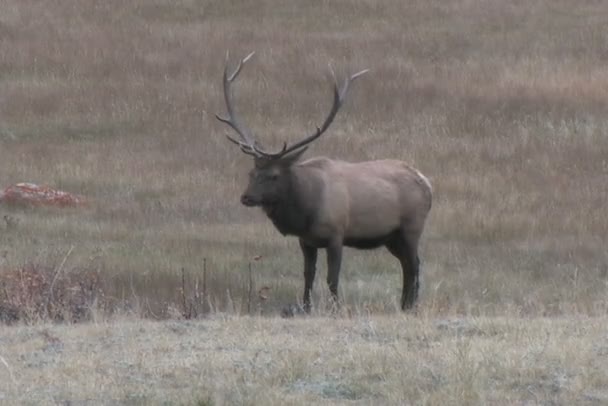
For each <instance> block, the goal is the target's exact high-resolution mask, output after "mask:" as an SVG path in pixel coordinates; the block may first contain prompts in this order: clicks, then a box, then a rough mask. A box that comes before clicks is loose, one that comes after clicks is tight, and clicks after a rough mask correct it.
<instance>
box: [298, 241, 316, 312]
mask: <svg viewBox="0 0 608 406" xmlns="http://www.w3.org/2000/svg"><path fill="white" fill-rule="evenodd" d="M300 248H301V249H302V254H303V255H304V298H303V303H304V311H306V313H310V309H311V303H310V293H311V291H312V286H313V284H314V282H315V274H316V272H317V249H316V248H315V247H311V246H310V245H307V244H306V243H305V242H304V241H302V240H301V239H300Z"/></svg>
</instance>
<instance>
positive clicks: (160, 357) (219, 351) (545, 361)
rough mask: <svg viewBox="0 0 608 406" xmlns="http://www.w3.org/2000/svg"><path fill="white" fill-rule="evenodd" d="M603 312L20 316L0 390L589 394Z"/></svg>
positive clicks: (370, 398)
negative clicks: (65, 321) (34, 320)
mask: <svg viewBox="0 0 608 406" xmlns="http://www.w3.org/2000/svg"><path fill="white" fill-rule="evenodd" d="M607 321H608V320H606V318H605V317H603V318H595V319H589V318H582V319H580V320H574V319H572V318H552V319H536V320H535V321H534V322H533V323H531V322H530V321H529V320H525V319H505V318H491V319H488V318H470V319H450V320H442V321H437V320H435V319H432V318H431V319H429V318H427V317H425V316H422V317H403V316H393V317H384V316H375V317H372V318H367V317H362V318H355V319H332V318H311V319H299V320H298V319H296V320H284V319H278V318H258V317H217V318H213V319H207V320H205V321H197V322H189V321H168V322H163V323H154V322H144V321H140V320H122V321H115V322H113V323H111V324H105V323H102V324H90V325H77V326H73V327H72V328H65V327H60V326H35V327H22V328H19V329H10V330H9V331H7V332H5V333H3V334H2V338H1V343H2V347H1V353H0V356H2V357H3V358H0V361H2V363H3V364H4V365H0V378H1V379H0V382H1V383H0V395H2V397H3V400H6V401H8V402H10V403H11V404H16V403H23V404H36V405H43V404H78V405H80V404H107V405H116V404H128V405H132V404H138V405H139V404H141V405H144V404H199V405H299V404H344V405H346V404H349V405H372V404H373V405H378V404H381V405H388V404H390V405H405V404H430V405H467V404H484V405H487V404H492V405H514V404H563V405H571V404H577V405H594V404H595V405H600V404H605V402H606V401H608V392H606V382H608V370H607V369H606V368H605V365H606V357H607V356H608V338H607V336H606V329H605V325H606V322H607ZM319 331H321V332H322V334H319Z"/></svg>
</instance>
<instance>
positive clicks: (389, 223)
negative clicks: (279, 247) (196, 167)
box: [216, 52, 432, 313]
mask: <svg viewBox="0 0 608 406" xmlns="http://www.w3.org/2000/svg"><path fill="white" fill-rule="evenodd" d="M253 54H254V53H253V52H252V53H250V54H249V55H247V56H246V57H245V58H243V59H242V60H241V61H240V62H239V64H238V66H237V67H236V68H235V70H234V71H233V72H232V73H230V74H229V72H228V65H229V57H228V54H227V55H226V62H225V68H224V76H223V88H224V99H225V102H226V108H227V112H228V116H227V117H222V116H219V115H216V118H217V119H218V120H219V121H221V122H222V123H225V124H227V125H228V126H230V127H231V128H232V129H233V130H234V131H235V132H236V134H238V137H239V138H238V139H237V138H234V137H232V136H230V135H226V137H227V138H228V140H229V141H230V142H232V143H233V144H236V145H237V146H238V147H239V148H240V149H241V151H242V152H243V153H245V154H246V155H249V156H252V157H253V163H254V165H253V169H252V170H251V171H250V172H249V184H248V186H247V189H246V190H245V192H244V193H243V194H242V196H241V203H242V204H243V205H245V206H248V207H254V206H258V207H261V208H262V210H263V211H264V212H265V213H266V215H267V216H268V218H269V219H270V220H271V221H272V223H273V224H274V226H275V227H276V228H277V229H278V231H279V232H280V233H281V234H283V235H291V236H296V237H298V239H299V243H300V248H301V250H302V254H303V256H304V296H303V307H304V311H306V312H307V313H309V312H310V310H311V290H312V288H313V282H314V279H315V273H316V263H317V251H318V250H319V249H322V248H324V249H325V250H326V251H327V284H328V286H329V291H330V293H331V297H332V298H333V300H334V303H337V299H338V279H339V274H340V265H341V262H342V251H343V247H344V246H347V247H353V248H357V249H372V248H377V247H382V246H384V247H386V248H388V251H389V252H390V253H391V254H392V255H394V256H395V257H396V258H397V259H398V260H399V262H400V264H401V268H402V271H403V290H402V293H401V309H402V310H408V309H411V308H412V307H414V305H415V303H416V301H417V298H418V290H419V278H418V275H419V268H420V260H419V257H418V242H419V240H420V236H421V234H422V231H423V229H424V224H425V220H426V218H427V216H428V214H429V211H430V209H431V201H432V188H431V184H430V182H429V180H428V179H427V178H426V177H425V176H424V175H423V174H422V173H421V172H419V171H418V170H417V169H415V168H413V167H412V166H410V165H408V164H407V163H405V162H402V161H398V160H391V159H383V160H374V161H365V162H357V163H352V162H345V161H340V160H334V159H329V158H326V157H316V158H311V159H307V160H300V158H301V156H302V154H303V153H304V152H305V151H306V150H307V149H308V147H309V146H310V144H311V143H312V142H313V141H315V140H316V139H318V138H319V137H320V136H321V135H322V134H323V133H325V131H326V130H327V128H328V127H329V126H330V124H331V123H332V121H333V120H334V118H335V117H336V114H337V113H338V110H340V107H342V105H343V103H344V100H345V98H346V95H347V92H348V90H349V86H350V84H351V83H352V82H353V81H354V80H355V79H357V78H358V77H360V76H361V75H363V74H364V73H366V72H367V70H364V71H361V72H358V73H355V74H354V75H352V76H350V77H348V78H347V79H346V80H345V81H344V84H343V86H342V87H341V89H339V88H338V82H337V80H336V79H335V76H334V85H333V105H332V107H331V109H330V111H329V114H328V116H327V118H326V119H325V121H324V122H323V124H322V125H321V126H320V127H317V129H316V131H314V132H313V133H312V134H311V135H309V136H307V137H305V138H303V139H302V140H301V141H298V142H296V143H294V144H292V145H288V144H287V143H286V142H285V143H284V144H283V147H282V148H281V149H280V150H279V151H278V152H269V151H268V150H266V149H265V148H264V147H263V146H262V144H261V143H260V142H259V141H258V140H257V139H256V138H255V137H254V135H253V133H252V132H251V131H250V130H249V129H248V128H247V127H246V126H245V125H244V124H243V122H242V121H241V120H240V119H239V117H238V115H237V113H236V111H235V109H234V102H233V92H232V84H233V82H234V81H235V80H236V79H237V77H238V75H239V73H240V72H241V69H242V68H243V66H244V65H245V63H247V61H249V60H250V59H251V57H252V56H253Z"/></svg>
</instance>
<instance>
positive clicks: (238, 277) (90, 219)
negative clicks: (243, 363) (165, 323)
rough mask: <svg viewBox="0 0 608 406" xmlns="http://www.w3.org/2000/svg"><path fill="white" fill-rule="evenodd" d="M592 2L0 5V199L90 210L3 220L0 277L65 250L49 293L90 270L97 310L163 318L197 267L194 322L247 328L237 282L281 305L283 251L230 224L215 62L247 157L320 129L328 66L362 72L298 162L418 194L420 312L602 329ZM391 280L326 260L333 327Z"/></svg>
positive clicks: (24, 213)
mask: <svg viewBox="0 0 608 406" xmlns="http://www.w3.org/2000/svg"><path fill="white" fill-rule="evenodd" d="M605 6H606V4H605V2H601V1H600V2H586V3H584V4H579V3H578V2H577V3H576V4H574V3H573V2H568V1H548V0H536V1H532V2H516V1H498V0H490V1H483V2H482V1H452V2H446V1H439V0H431V1H409V2H401V1H396V0H390V1H384V2H376V1H371V0H368V1H358V2H355V3H353V2H347V1H343V0H340V1H331V2H330V1H314V2H297V1H286V2H285V1H284V2H277V1H262V2H256V3H255V5H254V4H253V3H252V4H248V3H244V2H237V1H226V2H207V1H178V2H169V1H161V0H154V1H139V0H138V1H131V2H122V1H118V0H109V1H104V2H96V1H89V0H85V1H78V2H75V1H67V0H66V1H53V2H51V3H48V2H44V3H41V2H36V1H22V0H19V1H17V0H0V9H1V10H2V13H0V142H1V143H0V185H8V184H10V183H14V182H18V181H32V182H37V183H44V184H49V185H52V186H56V187H59V188H62V189H65V190H69V191H73V192H76V193H80V194H84V195H86V196H87V197H88V198H90V199H91V200H92V202H93V204H92V205H91V207H89V208H87V209H77V210H55V209H40V208H35V209H34V208H9V207H2V208H0V210H1V212H2V213H3V214H8V215H10V216H12V217H14V218H17V219H19V220H20V221H19V222H18V225H17V227H12V228H9V227H3V229H2V231H1V233H0V247H1V248H2V264H1V267H2V270H3V272H5V271H4V270H13V271H14V270H18V269H22V267H23V266H24V265H26V264H36V266H39V267H42V268H45V267H46V268H49V267H50V268H52V269H54V268H53V267H54V266H56V264H57V263H59V262H60V261H61V259H62V258H63V257H64V256H65V254H66V252H67V251H68V249H70V247H72V246H73V247H74V248H73V251H72V252H71V255H70V256H69V258H68V260H67V261H66V264H65V270H64V273H63V274H64V275H68V274H69V273H70V272H72V271H74V272H76V271H77V270H79V269H89V270H92V271H94V272H97V273H98V274H99V275H100V277H101V278H102V279H103V280H104V286H105V289H106V291H105V295H107V296H109V297H113V298H117V300H120V301H122V302H123V303H127V304H128V306H126V308H128V309H131V310H132V311H134V312H136V313H137V314H141V315H155V316H158V317H168V316H171V315H173V314H175V311H173V310H171V309H178V313H179V309H180V303H183V299H184V293H183V292H184V290H183V287H182V269H184V272H185V275H186V277H187V278H188V283H187V285H188V288H190V290H189V292H190V293H188V294H189V295H194V293H193V292H195V285H196V283H197V281H199V282H198V283H199V285H198V286H200V283H202V282H200V281H201V280H202V278H203V263H204V261H206V263H207V285H206V287H205V289H206V292H205V293H206V296H207V298H206V299H205V300H204V301H203V302H204V306H205V309H207V310H209V309H211V308H215V309H224V310H225V309H230V308H233V309H235V310H236V311H238V312H244V311H245V309H246V308H247V306H248V304H249V307H250V308H251V300H250V299H249V274H248V264H249V262H251V261H252V258H253V257H254V256H257V255H261V256H262V257H263V259H262V260H261V261H259V262H256V263H255V264H254V268H253V275H254V276H253V283H254V286H255V290H257V289H259V288H260V287H263V286H267V287H269V288H270V290H269V292H270V293H269V297H268V299H266V300H264V301H263V302H259V303H258V302H256V303H255V306H257V307H256V309H260V311H262V312H264V314H273V313H277V312H278V311H279V309H280V308H281V307H282V305H284V304H285V303H287V302H293V301H296V300H299V298H300V295H301V293H302V292H301V291H302V289H303V282H302V277H301V274H302V264H301V259H300V253H299V249H298V247H297V243H296V242H295V241H294V240H292V239H284V238H283V237H281V236H280V235H279V234H278V232H276V231H275V230H274V229H273V227H272V225H271V224H270V222H269V221H268V220H267V219H266V218H265V217H264V216H263V214H262V213H261V212H259V211H256V210H251V209H246V208H244V207H241V206H240V204H239V199H238V197H239V194H240V192H241V190H242V188H243V187H244V184H245V182H246V171H247V170H248V168H249V167H250V166H251V162H250V160H249V159H248V158H247V157H246V156H244V155H243V154H241V153H240V152H239V151H238V149H237V148H234V147H233V146H232V145H231V144H230V143H228V142H227V141H226V140H225V138H224V132H225V131H226V130H225V128H223V127H222V126H221V125H220V124H218V123H216V122H215V120H214V117H213V116H214V114H215V113H216V112H222V111H224V106H223V99H222V95H221V72H222V69H223V64H224V59H225V54H226V51H227V50H230V52H231V56H232V58H233V59H236V58H238V57H239V56H244V55H245V54H246V53H247V52H249V51H250V50H255V51H257V54H256V57H255V59H254V61H252V63H251V64H250V65H249V66H247V70H246V72H244V73H243V74H242V77H241V78H240V82H239V83H238V84H237V85H238V86H237V87H238V89H237V95H236V99H237V103H238V108H239V109H240V111H241V113H242V115H244V116H245V117H246V118H247V121H248V123H249V125H250V126H251V127H252V128H253V129H254V131H255V132H256V134H257V135H258V136H259V137H260V138H261V139H262V140H263V141H264V143H265V145H268V146H279V145H280V144H281V142H282V141H283V140H288V141H294V140H296V139H298V138H299V137H302V136H304V135H305V134H307V133H308V132H310V131H311V130H312V129H314V128H315V126H316V125H318V122H319V120H320V119H321V118H322V117H323V115H324V114H325V113H326V111H327V109H328V108H329V104H330V102H331V101H330V96H331V94H330V88H329V86H330V75H329V69H328V65H331V66H332V68H333V69H334V70H336V72H337V74H338V75H344V74H346V73H347V72H354V71H357V70H360V69H363V68H370V69H371V72H370V74H368V75H366V76H365V77H364V78H362V79H361V80H360V81H358V82H357V83H356V84H355V85H354V88H353V91H352V93H351V94H350V99H349V100H348V102H347V104H346V105H345V106H344V108H343V109H342V111H341V112H340V115H339V116H338V118H337V119H336V121H335V122H334V124H333V125H332V128H331V129H330V131H329V132H328V133H327V134H326V135H324V136H323V138H322V139H320V140H319V141H318V142H316V145H315V146H314V147H313V148H311V151H310V152H309V155H313V154H321V153H323V154H325V155H328V156H331V157H334V158H338V159H346V160H352V161H356V160H364V159H374V158H389V157H390V158H398V159H404V160H407V161H409V162H411V163H413V164H414V165H416V166H417V167H418V168H419V169H420V170H421V171H422V172H423V173H425V174H426V175H428V176H429V177H430V178H431V181H432V183H433V185H434V190H435V204H434V207H433V210H432V212H431V216H430V220H429V222H428V226H427V229H426V231H425V234H424V236H423V242H422V255H421V257H422V259H423V270H422V272H423V278H424V284H423V292H422V297H421V307H422V308H423V309H425V311H428V312H433V314H472V315H513V314H516V315H556V314H566V315H574V314H585V315H597V314H606V307H607V303H608V301H607V292H608V290H607V289H608V285H607V279H606V278H607V273H608V268H607V265H606V264H607V263H608V257H607V251H606V249H605V247H606V246H607V242H608V241H607V238H606V234H607V233H606V230H607V229H608V211H607V209H606V204H605V202H606V201H608V188H607V187H606V185H607V184H608V163H607V160H606V157H607V156H608V138H607V137H606V133H607V130H608V121H607V118H606V117H608V115H607V114H606V113H608V99H607V98H606V94H608V70H607V69H606V59H607V58H608V38H607V37H606V30H605V27H606V24H607V23H608V15H607V14H606V13H605V12H604V10H605ZM3 226H4V225H3ZM320 264H322V262H321V261H320ZM6 272H9V271H6ZM324 279H325V278H324V270H323V267H322V270H321V272H319V276H318V281H317V284H316V288H315V293H316V295H317V296H316V300H317V301H323V296H324V295H325V294H326V293H325V290H326V289H325V283H324ZM400 284H401V275H400V271H399V267H398V264H397V263H396V261H394V260H393V258H392V257H391V256H390V255H389V254H387V253H386V252H383V251H377V252H373V253H369V252H365V253H361V252H357V251H353V250H348V251H347V253H346V259H345V264H344V267H343V272H342V278H341V295H342V296H343V297H344V299H345V303H346V305H347V306H350V308H352V309H355V310H356V311H377V312H394V311H395V308H396V306H395V303H396V301H397V299H398V296H399V290H400V288H399V286H400ZM200 289H202V288H200ZM188 297H190V296H188ZM255 300H257V299H255Z"/></svg>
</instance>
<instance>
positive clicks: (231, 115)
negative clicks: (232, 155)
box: [215, 52, 261, 157]
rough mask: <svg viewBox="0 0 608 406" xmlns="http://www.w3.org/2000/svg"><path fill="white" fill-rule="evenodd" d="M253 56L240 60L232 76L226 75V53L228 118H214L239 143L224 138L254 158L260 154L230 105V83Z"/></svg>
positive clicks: (251, 54)
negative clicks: (231, 132) (224, 126)
mask: <svg viewBox="0 0 608 406" xmlns="http://www.w3.org/2000/svg"><path fill="white" fill-rule="evenodd" d="M254 54H255V52H251V53H250V54H249V55H247V56H246V57H244V58H243V59H241V61H240V62H239V64H238V66H237V67H236V69H235V70H234V72H232V74H230V75H228V59H229V54H228V52H226V66H225V67H224V78H223V84H224V99H225V100H226V109H227V110H228V118H225V117H221V116H220V115H218V114H216V115H215V117H216V118H217V119H218V120H220V121H221V122H222V123H225V124H228V125H229V126H230V127H232V129H233V130H234V131H236V132H237V134H238V135H239V136H240V137H241V141H239V140H235V139H234V138H232V137H231V136H229V135H227V134H226V138H228V140H230V142H233V143H234V144H236V145H238V146H239V147H240V148H241V151H243V152H244V153H246V154H248V155H253V156H255V157H260V156H261V155H260V153H259V152H258V151H257V150H256V140H255V137H254V136H253V134H252V133H251V131H250V130H249V129H248V128H247V127H246V126H245V125H244V124H243V123H242V122H241V121H240V120H239V119H238V117H237V116H236V111H235V110H234V107H233V103H232V88H231V85H232V82H234V80H235V79H236V78H237V77H238V76H239V73H241V69H242V68H243V66H244V65H245V64H246V63H247V61H249V59H251V57H252V56H253V55H254Z"/></svg>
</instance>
